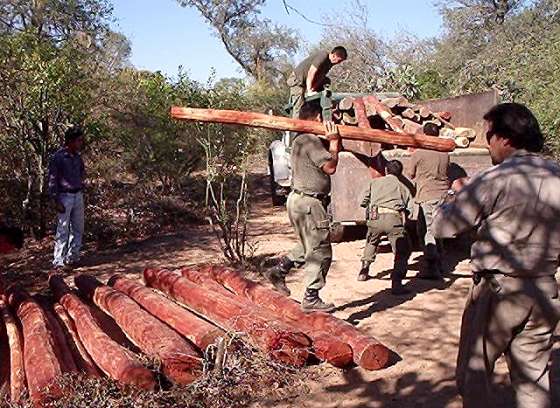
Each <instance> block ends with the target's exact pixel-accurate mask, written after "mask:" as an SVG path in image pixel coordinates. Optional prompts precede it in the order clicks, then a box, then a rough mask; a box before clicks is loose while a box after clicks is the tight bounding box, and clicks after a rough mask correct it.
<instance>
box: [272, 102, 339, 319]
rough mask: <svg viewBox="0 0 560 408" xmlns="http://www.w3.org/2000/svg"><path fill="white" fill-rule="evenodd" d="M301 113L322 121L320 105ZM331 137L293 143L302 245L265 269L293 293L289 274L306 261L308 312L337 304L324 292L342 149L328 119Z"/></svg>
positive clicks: (293, 211)
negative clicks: (326, 298) (333, 197)
mask: <svg viewBox="0 0 560 408" xmlns="http://www.w3.org/2000/svg"><path fill="white" fill-rule="evenodd" d="M300 117H301V118H302V119H307V120H320V118H321V108H320V107H319V106H318V105H317V104H312V103H308V104H305V105H304V106H303V107H302V109H301V112H300ZM325 134H326V138H327V140H324V139H321V138H319V137H318V136H316V135H312V134H307V133H303V134H299V135H297V137H296V139H295V140H294V143H293V145H292V153H291V165H292V192H291V193H290V195H289V196H288V201H287V208H288V217H289V218H290V223H291V224H292V226H293V227H294V230H295V232H296V234H297V236H298V239H299V240H298V243H297V245H296V246H295V248H294V249H293V250H292V251H291V252H290V253H289V255H288V256H287V257H283V258H282V259H281V260H280V263H279V264H278V265H277V266H275V267H273V268H272V269H270V270H268V271H267V272H266V276H267V277H268V279H269V280H270V281H271V282H272V284H273V285H274V286H275V287H276V289H277V290H279V291H280V292H282V293H284V294H286V295H287V296H289V295H290V291H289V289H288V288H287V286H286V282H285V277H286V275H287V274H288V272H289V271H290V269H291V268H292V267H293V266H294V265H295V264H296V263H297V264H300V265H301V264H305V275H306V281H307V284H306V291H305V295H304V298H303V301H302V303H301V305H302V309H303V310H304V311H327V312H328V311H332V310H333V309H334V305H333V304H332V303H325V302H323V301H322V300H321V298H320V297H319V291H320V290H321V289H322V288H323V287H324V286H325V279H326V276H327V273H328V271H329V268H330V265H331V261H332V248H331V241H330V223H329V218H328V215H327V204H328V199H329V194H330V190H331V179H330V176H331V175H332V174H334V173H335V172H336V167H337V165H338V153H339V152H340V150H341V149H342V143H341V139H340V135H339V134H338V128H337V126H336V125H335V124H334V123H332V122H325Z"/></svg>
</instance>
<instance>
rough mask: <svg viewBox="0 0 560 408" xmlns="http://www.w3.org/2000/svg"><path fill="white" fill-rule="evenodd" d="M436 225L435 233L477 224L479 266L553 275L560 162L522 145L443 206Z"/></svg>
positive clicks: (558, 238) (559, 221) (558, 242)
mask: <svg viewBox="0 0 560 408" xmlns="http://www.w3.org/2000/svg"><path fill="white" fill-rule="evenodd" d="M431 228H432V233H433V234H434V236H435V237H436V238H451V237H455V236H457V235H458V234H460V233H462V232H464V231H467V230H469V229H472V228H476V242H475V243H474V244H473V246H472V248H471V264H472V266H473V269H474V271H475V272H480V271H484V270H497V271H499V272H501V273H503V274H506V275H510V276H516V277H538V276H546V275H554V274H555V273H556V270H557V267H558V257H559V255H560V166H559V165H558V164H557V163H556V162H554V161H552V160H547V159H545V158H543V157H541V156H539V155H537V154H534V153H529V152H527V151H524V150H518V151H517V152H515V153H514V154H513V155H512V156H510V157H508V158H507V159H506V160H504V162H502V163H501V164H499V165H497V166H494V167H491V168H490V169H488V170H486V171H484V172H482V173H481V174H479V175H478V176H476V177H475V178H473V179H472V180H471V181H470V182H469V183H468V184H467V185H466V186H465V187H463V189H461V190H460V191H459V192H458V193H457V195H456V197H455V200H453V201H452V202H449V203H446V204H443V205H442V206H441V207H439V208H438V209H437V210H436V211H435V213H434V220H433V223H432V227H431Z"/></svg>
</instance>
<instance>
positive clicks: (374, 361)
mask: <svg viewBox="0 0 560 408" xmlns="http://www.w3.org/2000/svg"><path fill="white" fill-rule="evenodd" d="M356 364H358V365H359V366H360V367H362V368H364V369H366V370H370V371H373V370H381V369H382V368H385V367H387V365H388V364H389V349H387V347H385V346H383V345H381V344H371V345H369V346H367V347H365V348H364V349H363V350H362V352H361V353H360V356H359V358H358V359H357V361H356Z"/></svg>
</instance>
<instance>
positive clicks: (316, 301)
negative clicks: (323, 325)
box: [301, 289, 334, 312]
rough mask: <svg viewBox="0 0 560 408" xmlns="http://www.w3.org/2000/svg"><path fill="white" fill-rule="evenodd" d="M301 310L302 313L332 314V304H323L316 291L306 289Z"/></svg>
mask: <svg viewBox="0 0 560 408" xmlns="http://www.w3.org/2000/svg"><path fill="white" fill-rule="evenodd" d="M301 308H302V309H303V311H304V312H332V311H334V304H332V303H325V302H323V301H322V300H321V298H320V297H319V291H318V290H317V289H306V291H305V295H303V301H302V302H301Z"/></svg>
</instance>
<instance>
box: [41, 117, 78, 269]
mask: <svg viewBox="0 0 560 408" xmlns="http://www.w3.org/2000/svg"><path fill="white" fill-rule="evenodd" d="M82 145H83V132H82V130H81V129H80V128H78V127H71V128H69V129H68V130H67V131H66V133H65V134H64V146H63V147H62V148H60V149H59V150H58V151H57V152H56V153H55V154H54V155H53V156H52V158H51V161H50V163H49V194H50V196H51V198H52V199H53V201H54V204H55V208H56V211H57V212H58V225H57V228H56V237H55V244H54V260H53V266H54V267H55V268H63V267H72V266H75V265H76V263H77V262H78V260H79V258H80V249H81V247H82V236H83V233H84V196H83V189H84V177H85V169H84V162H83V160H82V157H81V155H80V150H81V149H82Z"/></svg>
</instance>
